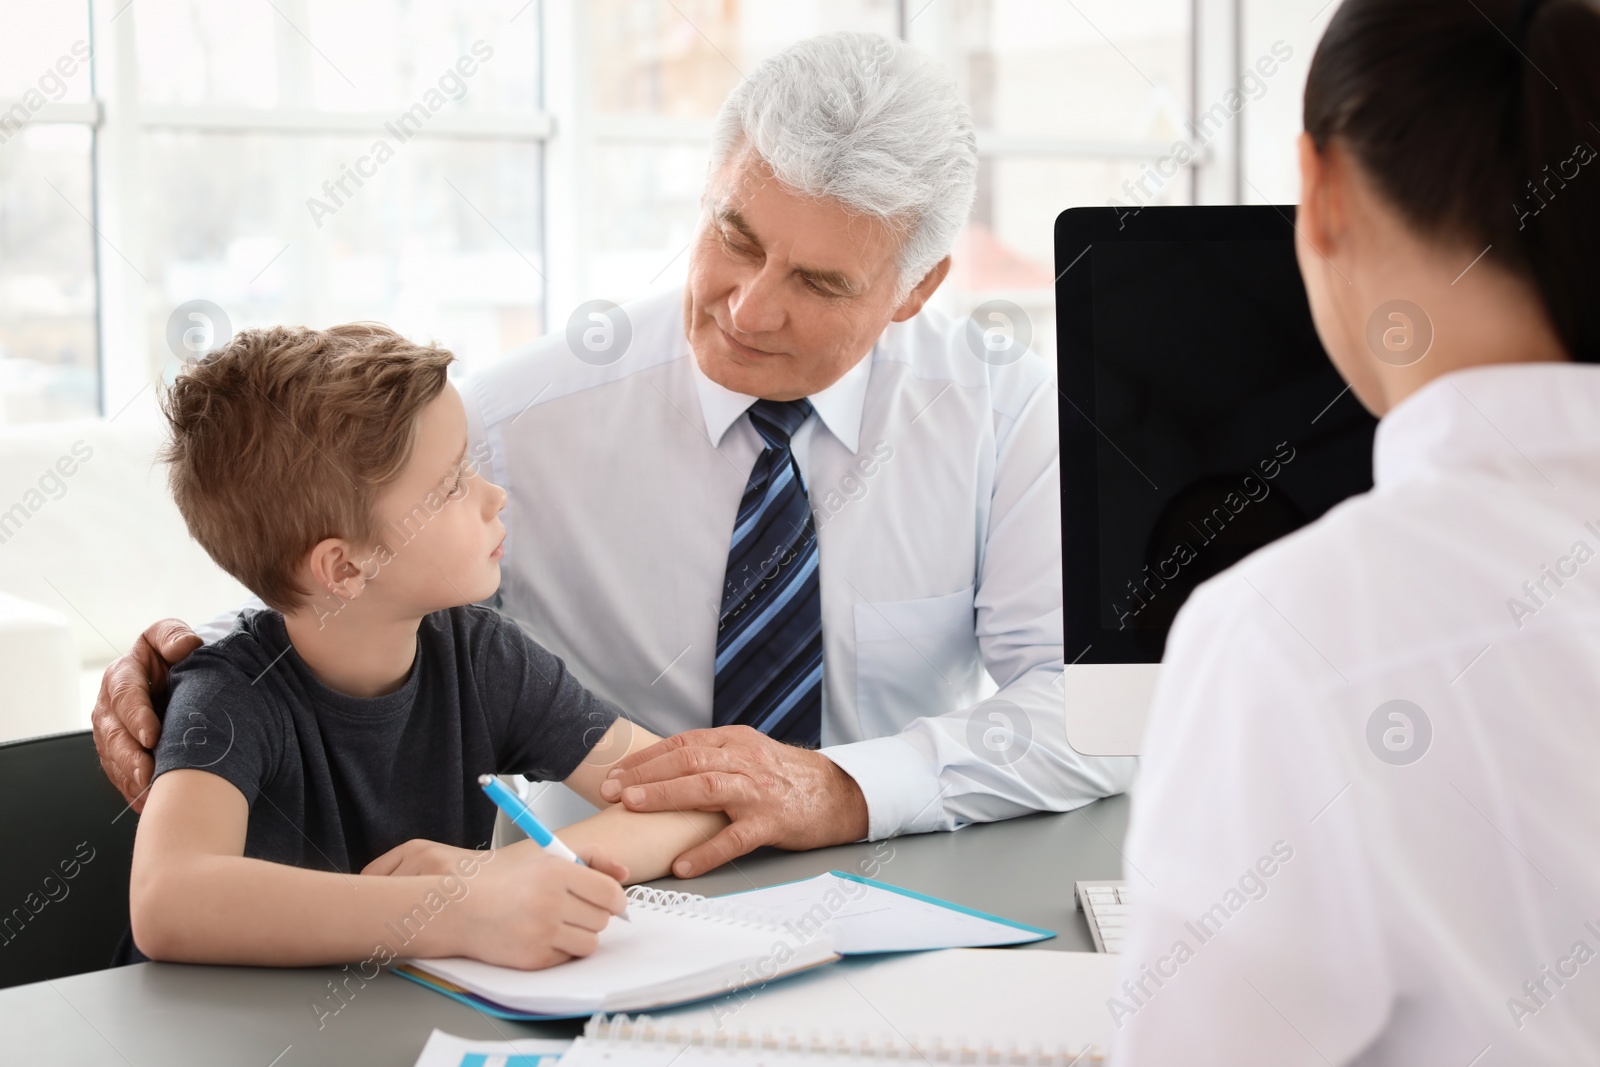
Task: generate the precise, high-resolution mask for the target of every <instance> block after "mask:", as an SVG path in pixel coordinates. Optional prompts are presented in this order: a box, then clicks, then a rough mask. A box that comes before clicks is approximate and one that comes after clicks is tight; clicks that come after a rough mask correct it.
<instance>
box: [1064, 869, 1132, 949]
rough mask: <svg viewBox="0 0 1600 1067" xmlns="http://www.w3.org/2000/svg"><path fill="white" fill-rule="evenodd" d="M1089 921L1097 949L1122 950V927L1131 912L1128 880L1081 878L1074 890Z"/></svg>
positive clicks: (1091, 934) (1077, 901)
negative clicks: (1084, 880) (1106, 880)
mask: <svg viewBox="0 0 1600 1067" xmlns="http://www.w3.org/2000/svg"><path fill="white" fill-rule="evenodd" d="M1073 896H1074V897H1075V898H1076V903H1077V906H1078V908H1079V910H1081V911H1082V912H1083V917H1084V918H1085V919H1087V920H1088V922H1089V934H1090V936H1092V937H1093V938H1094V947H1095V951H1097V952H1121V951H1122V928H1123V925H1124V924H1125V923H1126V921H1127V915H1128V883H1127V882H1110V881H1108V882H1079V883H1077V888H1076V889H1075V890H1074V892H1073Z"/></svg>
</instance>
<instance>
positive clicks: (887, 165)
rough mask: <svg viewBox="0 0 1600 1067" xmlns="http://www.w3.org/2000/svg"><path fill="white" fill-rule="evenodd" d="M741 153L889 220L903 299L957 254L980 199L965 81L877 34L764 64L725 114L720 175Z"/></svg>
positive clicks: (785, 179) (800, 47)
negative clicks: (959, 83)
mask: <svg viewBox="0 0 1600 1067" xmlns="http://www.w3.org/2000/svg"><path fill="white" fill-rule="evenodd" d="M741 145H747V146H748V147H749V148H751V149H754V151H755V152H756V153H757V154H758V155H759V156H760V157H761V158H762V159H763V160H764V161H765V162H766V163H767V165H768V166H769V167H771V168H772V172H773V176H774V177H775V178H776V179H777V180H778V181H779V182H781V183H783V184H784V185H786V186H788V187H790V188H791V189H794V190H797V191H798V192H800V193H802V194H803V195H806V196H811V197H819V198H823V197H825V198H828V199H832V200H836V201H838V202H839V203H841V204H843V205H844V206H845V208H846V209H848V210H850V211H852V212H854V213H856V214H861V215H868V216H872V217H874V218H877V219H880V220H882V221H884V222H886V223H888V224H889V225H890V227H891V228H892V229H893V230H894V231H895V232H896V233H897V234H898V235H899V236H900V238H901V240H900V249H899V256H898V266H899V270H900V283H899V288H898V289H897V294H898V298H899V299H902V300H903V299H904V298H905V295H906V294H907V293H909V292H910V291H911V289H912V288H913V287H915V285H916V284H917V283H918V282H919V281H921V280H922V278H923V276H924V275H926V274H927V273H928V271H929V270H931V269H933V266H934V264H936V263H938V262H939V260H941V259H943V258H944V257H945V256H946V255H948V254H949V252H950V249H951V247H952V246H953V245H954V244H955V239H956V234H957V233H958V232H960V230H961V227H962V225H963V224H964V223H965V222H966V221H967V216H968V214H969V213H970V212H971V210H972V201H973V198H974V197H975V196H976V195H977V187H978V145H977V138H976V136H975V135H974V134H973V130H972V116H971V114H970V113H969V112H968V110H967V106H966V105H965V104H964V103H962V101H961V97H960V95H959V94H958V93H957V91H956V85H955V81H954V79H952V78H951V77H950V74H949V72H948V71H946V70H945V69H944V67H943V66H941V65H940V64H938V63H937V62H935V61H934V60H933V59H931V58H929V57H928V56H926V55H924V54H923V53H921V52H918V51H917V50H916V49H914V48H912V47H910V46H909V45H906V44H904V43H902V42H900V41H897V40H894V39H892V38H889V37H884V36H881V35H879V34H875V33H831V34H825V35H823V36H820V37H811V38H808V39H806V40H804V41H801V42H799V43H798V44H795V45H792V46H790V47H789V48H786V49H784V50H783V51H782V52H779V53H778V54H777V55H775V56H772V57H770V58H768V59H767V60H765V61H764V62H762V63H761V64H760V65H759V66H757V67H756V69H755V70H753V71H752V72H751V73H750V74H749V76H748V77H746V78H745V79H744V80H743V81H741V82H740V83H739V84H738V85H737V86H736V87H735V88H734V90H733V92H732V93H730V94H729V95H728V98H727V100H726V101H724V102H723V105H722V110H721V111H720V112H718V114H717V120H716V125H715V127H714V128H713V130H712V134H711V171H710V172H711V173H713V174H715V173H716V172H717V171H718V170H719V169H720V168H721V167H722V165H723V164H724V163H725V162H726V161H727V160H728V157H729V156H730V155H731V154H733V153H734V152H735V151H736V150H737V149H739V148H740V146H741Z"/></svg>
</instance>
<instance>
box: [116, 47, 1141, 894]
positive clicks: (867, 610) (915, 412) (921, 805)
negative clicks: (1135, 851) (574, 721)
mask: <svg viewBox="0 0 1600 1067" xmlns="http://www.w3.org/2000/svg"><path fill="white" fill-rule="evenodd" d="M976 173H977V152H976V147H975V139H974V135H973V131H972V126H971V122H970V119H969V117H968V115H967V111H966V108H965V107H964V106H963V105H962V104H961V102H960V100H959V98H958V96H957V93H956V89H955V86H954V85H953V84H952V82H951V80H950V78H949V76H948V75H947V74H946V73H945V72H944V71H943V70H942V69H941V68H940V67H939V66H937V65H936V64H934V63H933V62H932V61H930V60H928V59H927V58H926V57H924V56H922V55H920V54H919V53H917V52H915V51H913V50H911V49H909V48H907V47H906V46H904V45H902V44H900V43H898V42H896V41H893V40H889V39H886V38H883V37H879V36H874V35H868V34H834V35H830V36H824V37H818V38H813V39H810V40H806V41H803V42H801V43H799V44H797V45H795V46H793V47H792V48H789V49H788V50H787V51H785V52H782V53H780V54H779V55H776V56H774V57H773V58H771V59H769V60H767V61H766V62H765V63H763V64H761V65H760V67H758V68H757V69H756V70H755V71H754V72H753V73H752V74H751V75H750V76H749V77H748V78H746V79H745V80H744V81H743V82H741V83H740V84H739V86H738V87H737V88H736V89H734V91H733V93H732V94H731V95H730V96H729V98H728V100H727V102H726V103H725V104H724V105H723V108H722V111H721V113H720V115H719V116H718V119H717V123H716V128H715V135H714V141H713V146H712V163H711V167H710V169H709V172H708V180H707V185H706V190H705V196H704V200H703V203H704V211H703V214H702V218H701V224H700V229H699V233H698V235H697V237H696V239H695V242H694V245H693V247H692V250H691V253H690V259H689V279H688V282H687V284H686V285H685V286H684V287H683V289H682V291H681V292H674V293H670V294H667V295H665V296H661V297H655V298H650V299H646V300H642V301H639V302H637V303H635V304H632V305H629V306H627V307H626V308H615V307H614V306H610V305H600V306H597V307H593V308H591V307H587V306H586V308H583V309H580V311H584V312H585V313H587V314H588V317H587V318H585V317H581V316H580V317H575V320H574V323H573V324H572V326H571V327H570V328H569V329H568V331H566V333H565V334H564V335H563V334H557V335H552V336H550V337H546V338H544V339H542V340H540V341H537V342H534V343H533V344H530V345H528V346H526V347H524V348H522V349H519V350H517V351H515V352H513V353H511V354H510V355H509V356H507V357H506V358H505V359H504V360H503V361H501V362H499V363H498V364H496V365H494V366H493V367H491V368H489V369H487V370H485V371H483V372H482V373H479V374H476V375H474V376H472V377H471V378H470V379H468V380H467V381H466V382H465V383H464V387H463V389H462V395H463V397H464V399H465V401H466V405H467V410H468V418H469V423H470V426H471V433H472V435H473V437H474V450H473V451H474V454H475V455H479V456H486V457H489V458H488V462H489V464H490V466H491V467H492V472H491V477H492V478H493V480H495V481H497V482H499V483H500V484H501V485H503V486H504V487H505V488H506V490H507V492H508V493H509V495H510V503H509V506H508V507H507V509H506V512H505V515H504V519H505V523H506V526H507V529H508V531H509V534H508V537H507V542H506V556H505V561H504V564H503V571H504V581H503V584H502V587H501V592H500V594H499V603H498V606H499V607H500V608H501V610H503V611H505V612H506V613H507V614H509V615H511V616H512V617H514V618H516V619H517V620H519V621H520V622H521V623H522V624H523V625H525V626H526V627H528V628H529V629H530V630H531V632H532V633H533V634H534V636H535V637H536V638H537V639H538V640H539V641H540V642H542V643H543V644H544V645H545V646H547V647H548V648H550V649H551V650H552V651H554V652H556V653H557V654H559V655H561V656H563V657H564V658H565V659H566V660H567V661H568V663H570V664H571V665H572V667H573V668H574V670H575V671H576V672H577V674H578V675H579V676H580V677H582V678H583V679H584V680H585V681H586V682H587V683H588V684H589V685H591V686H592V687H593V688H595V689H596V690H598V691H599V692H600V693H602V694H603V695H605V696H606V697H608V698H609V699H611V700H613V701H614V702H615V703H616V704H618V705H619V706H620V707H622V708H623V709H625V710H626V711H627V713H628V714H629V715H631V716H634V717H635V718H636V719H637V720H638V721H639V722H641V723H642V724H643V725H644V726H646V727H648V728H649V729H651V730H653V731H655V732H657V733H660V734H663V735H667V734H674V735H676V736H673V737H670V738H669V739H668V740H666V741H663V742H661V743H660V744H659V745H657V746H655V747H654V748H652V749H647V750H645V751H643V752H640V753H636V754H635V755H634V756H632V757H630V758H628V759H626V760H623V761H621V762H620V763H619V764H618V765H617V766H616V767H615V768H614V769H613V770H612V772H611V775H612V777H611V779H610V780H609V781H608V782H607V783H606V786H605V788H604V790H603V795H605V796H606V797H607V798H608V799H612V800H620V801H621V802H622V803H624V804H626V805H627V806H628V807H630V808H633V809H637V810H661V809H701V810H715V811H722V812H725V813H726V814H727V815H728V816H729V818H730V819H731V822H730V824H729V825H728V826H727V828H726V829H724V830H723V831H722V832H721V833H720V834H719V835H717V836H716V837H714V838H713V839H711V840H710V841H707V842H706V843H704V844H702V845H699V846H698V847H696V848H694V849H692V850H690V851H689V852H686V853H685V854H684V855H683V856H681V857H679V858H678V860H677V862H676V863H675V864H674V868H673V870H674V873H676V874H678V875H679V876H683V877H687V876H691V875H694V874H699V873H702V872H704V871H706V870H709V869H710V868H712V867H715V866H717V865H719V864H721V863H724V862H726V861H727V860H729V859H733V858H735V857H737V856H739V855H742V854H743V853H745V852H748V851H749V850H751V849H753V848H756V847H758V846H761V845H775V846H778V847H780V848H787V849H804V848H816V847H820V846H824V845H831V844H839V843H843V842H848V841H855V840H859V839H862V838H872V839H878V838H882V837H887V836H891V835H894V834H901V833H914V832H920V831H928V830H948V829H954V828H956V827H959V826H963V825H965V824H967V823H970V822H975V821H988V820H995V819H1004V818H1009V817H1011V816H1015V815H1020V814H1024V813H1027V812H1033V811H1041V810H1051V811H1060V810H1067V809H1070V808H1073V807H1076V806H1079V805H1081V804H1084V803H1087V802H1088V801H1090V800H1093V799H1095V798H1098V797H1101V796H1106V795H1109V794H1112V793H1116V792H1120V791H1122V790H1123V789H1125V788H1126V787H1127V785H1128V783H1129V781H1130V779H1131V777H1132V775H1133V771H1134V761H1133V760H1132V759H1097V758H1090V757H1085V756H1082V755H1080V754H1078V753H1076V752H1074V751H1073V750H1072V748H1071V747H1070V746H1069V745H1068V744H1067V739H1066V736H1065V732H1064V724H1063V718H1064V716H1063V714H1062V700H1063V697H1062V689H1061V685H1060V678H1061V673H1062V670H1063V656H1062V633H1061V568H1060V557H1059V552H1060V515H1059V512H1058V508H1059V488H1058V483H1059V474H1058V465H1057V439H1056V401H1055V388H1054V385H1053V382H1052V377H1051V374H1050V371H1049V368H1048V367H1046V366H1045V364H1044V363H1043V362H1042V361H1041V360H1039V359H1038V358H1037V357H1035V356H1033V355H1032V354H1028V353H1020V354H1019V356H1020V358H1015V359H996V358H994V355H993V353H992V352H991V351H990V350H989V349H987V348H985V346H984V344H983V343H982V342H981V341H978V342H977V343H974V339H973V338H972V337H970V336H969V334H968V328H967V324H965V323H960V322H951V321H949V320H948V319H946V318H944V317H942V316H940V315H938V314H937V313H935V312H932V311H930V310H926V309H925V307H924V305H925V304H926V302H927V300H928V298H929V297H930V296H931V295H932V294H933V292H934V290H936V289H937V288H938V287H939V284H940V283H941V282H942V281H943V280H944V277H945V275H946V273H947V272H948V270H949V267H950V256H949V251H950V248H951V246H952V244H953V242H954V239H955V236H956V233H957V231H958V230H959V229H960V228H961V225H962V223H963V222H964V221H965V219H966V217H967V213H968V211H969V209H970V206H971V203H972V199H973V196H974V188H975V181H976ZM590 312H592V313H590ZM198 640H199V639H198V637H196V635H194V634H192V633H191V632H190V631H189V630H188V628H187V627H185V626H184V625H183V624H182V623H178V622H176V621H174V620H168V621H165V622H161V623H157V624H155V625H154V626H152V627H151V628H150V630H149V631H147V633H146V634H145V636H144V637H143V638H142V639H141V641H140V643H139V645H138V647H136V648H135V649H134V650H133V651H132V652H130V653H129V655H128V656H126V657H124V658H123V659H121V660H119V661H117V662H116V663H114V664H112V666H111V667H110V668H109V669H108V670H107V671H106V675H105V678H104V681H103V684H102V690H101V697H100V700H99V702H98V703H97V705H96V709H95V720H94V721H95V737H96V743H97V744H98V746H99V748H100V753H101V759H102V762H103V763H104V764H105V767H106V770H107V773H108V774H109V775H110V776H111V778H112V780H113V781H114V782H116V783H117V784H118V785H119V786H120V787H121V788H122V790H123V791H124V793H126V794H127V795H128V796H129V797H130V798H136V797H137V796H138V795H139V793H140V791H141V789H142V788H143V787H144V786H146V785H147V784H148V782H149V774H150V768H151V764H150V760H149V757H148V755H147V753H146V752H145V751H144V749H145V748H148V747H149V746H150V745H151V744H152V743H153V742H154V740H155V737H156V734H157V732H158V731H159V729H160V726H159V723H158V722H157V719H156V716H155V714H154V713H153V711H152V710H151V707H150V703H149V700H148V698H147V696H146V693H147V690H150V689H160V688H161V687H162V686H163V685H164V684H165V677H166V669H167V666H168V665H169V664H170V663H172V662H175V661H176V660H177V659H179V658H181V657H182V656H184V655H186V654H187V653H188V652H189V651H190V650H191V649H192V648H193V647H195V645H196V644H197V643H198ZM991 679H992V684H991V683H990V680H991ZM995 686H998V692H994V687H995ZM986 691H987V692H989V693H991V694H992V695H990V696H989V697H988V698H987V699H984V693H985V692H986Z"/></svg>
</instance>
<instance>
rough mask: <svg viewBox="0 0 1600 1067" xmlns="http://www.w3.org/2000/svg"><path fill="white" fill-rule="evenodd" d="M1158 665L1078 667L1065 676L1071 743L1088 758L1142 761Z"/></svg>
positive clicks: (1073, 667)
mask: <svg viewBox="0 0 1600 1067" xmlns="http://www.w3.org/2000/svg"><path fill="white" fill-rule="evenodd" d="M1160 670H1161V664H1159V663H1073V664H1068V666H1067V669H1066V670H1065V671H1064V672H1062V675H1061V686H1062V690H1063V698H1064V700H1065V703H1066V716H1067V743H1068V744H1069V745H1071V746H1072V747H1073V749H1074V750H1075V751H1077V752H1080V753H1082V754H1083V755H1085V756H1137V755H1139V752H1140V749H1141V746H1142V745H1143V742H1144V724H1145V719H1146V718H1148V717H1149V714H1150V702H1151V698H1152V697H1154V695H1155V689H1156V678H1157V676H1158V674H1159V672H1160Z"/></svg>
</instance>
